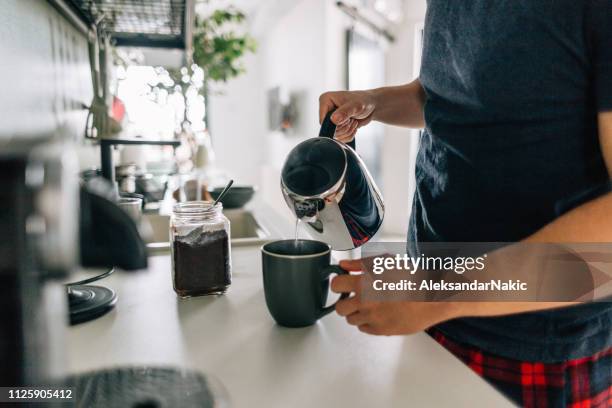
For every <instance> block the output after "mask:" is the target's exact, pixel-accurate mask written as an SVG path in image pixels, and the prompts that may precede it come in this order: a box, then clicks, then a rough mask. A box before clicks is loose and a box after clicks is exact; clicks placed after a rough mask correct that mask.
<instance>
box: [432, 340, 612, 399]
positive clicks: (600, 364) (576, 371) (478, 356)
mask: <svg viewBox="0 0 612 408" xmlns="http://www.w3.org/2000/svg"><path fill="white" fill-rule="evenodd" d="M428 334H429V335H430V336H432V337H433V338H434V339H435V340H436V341H437V342H438V343H440V344H441V345H442V346H443V347H444V348H446V349H447V350H448V351H450V352H451V353H452V354H454V355H455V356H456V357H457V358H459V359H460V360H461V361H463V362H464V363H465V364H466V365H467V366H469V367H470V368H471V369H472V370H473V371H474V372H476V373H477V374H478V375H480V376H481V377H483V378H484V379H485V380H487V381H488V382H489V383H491V384H492V385H493V386H494V387H495V388H497V389H498V390H499V391H500V392H501V393H503V394H504V395H506V397H508V398H509V399H510V400H512V401H513V402H514V403H516V404H517V405H518V406H522V407H526V408H557V407H570V408H603V407H612V347H611V348H608V349H605V350H602V351H600V352H598V353H596V354H593V355H592V356H589V357H585V358H580V359H576V360H568V361H564V362H560V363H553V364H548V363H539V362H528V361H519V360H512V359H508V358H505V357H499V356H495V355H492V354H488V353H486V352H483V351H482V350H480V349H477V348H475V347H472V346H469V345H466V344H460V343H458V342H455V341H454V340H451V339H449V338H448V337H447V336H445V335H444V334H442V333H441V332H440V331H438V330H436V329H430V330H428Z"/></svg>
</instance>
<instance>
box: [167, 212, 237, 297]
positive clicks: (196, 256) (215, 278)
mask: <svg viewBox="0 0 612 408" xmlns="http://www.w3.org/2000/svg"><path fill="white" fill-rule="evenodd" d="M170 243H171V247H172V250H171V252H172V281H173V285H174V291H175V292H176V293H177V294H178V295H179V296H180V297H182V298H187V297H192V296H202V295H220V294H223V293H225V291H226V290H227V288H228V287H229V286H230V284H231V282H232V273H231V269H232V263H231V253H230V222H229V220H228V219H227V218H226V217H225V216H224V215H223V205H222V204H221V203H218V204H217V205H215V206H214V207H212V202H211V201H188V202H184V203H178V204H176V205H175V206H174V208H173V211H172V217H171V218H170Z"/></svg>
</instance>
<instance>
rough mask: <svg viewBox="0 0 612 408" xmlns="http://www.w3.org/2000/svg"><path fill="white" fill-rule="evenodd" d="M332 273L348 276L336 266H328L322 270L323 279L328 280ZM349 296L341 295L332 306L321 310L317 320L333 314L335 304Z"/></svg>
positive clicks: (346, 294)
mask: <svg viewBox="0 0 612 408" xmlns="http://www.w3.org/2000/svg"><path fill="white" fill-rule="evenodd" d="M332 273H335V274H337V275H348V274H349V273H348V272H347V271H345V270H344V269H342V268H341V267H340V266H338V265H329V266H326V267H325V268H324V269H323V279H327V278H329V275H331V274H332ZM349 295H350V293H342V294H341V295H340V297H339V298H338V300H336V301H335V302H334V304H333V305H329V306H326V307H324V308H323V309H322V310H321V313H320V315H319V318H321V317H323V316H326V315H328V314H330V313H331V312H333V311H334V309H335V308H336V303H338V302H339V301H340V300H342V299H346V298H348V297H349Z"/></svg>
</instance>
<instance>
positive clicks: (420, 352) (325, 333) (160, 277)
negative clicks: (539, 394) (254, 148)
mask: <svg viewBox="0 0 612 408" xmlns="http://www.w3.org/2000/svg"><path fill="white" fill-rule="evenodd" d="M232 258H233V272H234V274H233V284H232V286H231V288H230V290H229V291H228V293H227V294H226V295H225V296H219V297H202V298H192V299H188V300H180V299H178V298H177V297H176V296H175V294H174V291H173V290H172V283H171V272H170V257H169V256H168V255H165V256H154V257H152V258H150V262H149V269H148V271H145V272H138V273H132V274H128V273H115V274H114V275H112V276H111V277H110V278H108V279H106V280H104V281H102V282H100V284H101V285H103V286H108V287H111V288H113V289H115V290H116V291H117V293H118V296H119V300H118V302H117V306H116V308H115V309H114V310H113V311H111V312H110V313H109V314H107V315H105V316H103V317H101V318H99V319H97V320H94V321H92V322H88V323H84V324H81V325H78V326H75V327H72V328H70V330H69V333H68V357H69V369H70V371H71V372H82V371H88V370H93V369H99V368H103V367H105V368H106V367H111V366H116V365H140V364H155V365H176V366H181V367H188V368H194V369H198V370H201V371H203V372H205V373H211V374H214V375H215V376H216V377H217V378H218V379H220V380H221V382H222V383H223V384H224V385H225V387H226V388H227V390H228V392H229V396H230V399H231V402H232V404H233V405H232V406H234V407H238V408H241V407H266V408H269V407H294V408H298V407H317V408H319V407H350V408H356V407H400V406H401V407H407V406H416V407H475V406H483V407H505V406H508V407H509V406H512V405H511V404H510V403H509V402H508V401H507V400H506V399H505V398H504V397H502V396H501V394H499V393H498V392H497V391H495V390H494V389H493V388H492V387H491V386H489V385H488V384H486V383H485V382H484V381H483V380H481V379H480V378H479V377H478V376H477V375H475V374H474V373H472V372H471V371H470V369H469V368H467V367H466V366H464V365H463V364H462V363H461V362H459V360H457V359H455V358H454V357H453V356H452V355H451V354H450V353H449V352H447V351H446V350H444V349H443V348H442V347H440V346H439V345H438V344H437V343H436V342H435V341H433V340H432V339H431V338H429V337H428V336H427V335H425V334H418V335H413V336H398V337H376V336H369V335H366V334H363V333H361V332H359V331H358V330H357V329H356V328H354V327H352V326H349V325H348V324H346V322H345V321H344V320H343V319H342V318H340V317H339V316H337V315H336V314H332V315H330V316H327V317H325V318H323V319H322V320H321V321H319V322H318V324H316V325H314V326H312V327H309V328H303V329H287V328H283V327H280V326H277V325H276V324H275V323H274V321H273V320H272V318H271V317H270V315H269V314H268V311H267V309H266V305H265V300H264V294H263V287H262V278H261V259H260V255H259V248H257V247H242V248H240V247H238V248H233V252H232Z"/></svg>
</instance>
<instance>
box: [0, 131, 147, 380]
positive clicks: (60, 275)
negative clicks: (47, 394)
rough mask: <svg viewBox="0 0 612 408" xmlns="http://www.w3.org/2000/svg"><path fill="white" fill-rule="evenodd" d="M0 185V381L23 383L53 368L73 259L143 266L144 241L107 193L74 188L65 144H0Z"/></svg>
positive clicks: (70, 151) (72, 157)
mask: <svg viewBox="0 0 612 408" xmlns="http://www.w3.org/2000/svg"><path fill="white" fill-rule="evenodd" d="M0 182H1V183H2V184H1V185H2V187H3V188H2V189H0V231H2V233H1V234H0V237H1V238H0V310H1V311H2V312H1V317H0V361H2V362H3V369H2V370H0V384H3V385H11V386H18V385H30V386H31V385H35V384H39V383H40V382H41V381H47V380H49V379H50V378H52V377H53V374H58V373H60V372H61V371H60V370H59V367H58V365H59V362H61V360H62V359H61V357H60V356H59V355H58V354H61V350H63V349H64V344H63V336H62V333H63V331H64V328H65V326H66V323H67V319H66V316H67V303H68V302H67V297H66V292H65V288H64V287H63V285H61V282H60V279H65V278H66V277H68V276H69V273H70V272H71V271H72V270H73V269H74V268H75V267H76V266H77V265H79V264H81V265H82V266H86V267H112V266H116V267H119V268H121V269H122V270H136V269H142V268H145V267H146V265H147V257H146V246H145V244H144V242H143V241H142V239H141V238H140V235H139V233H138V230H137V228H136V225H135V224H134V222H133V221H132V219H131V218H130V217H129V216H128V215H127V214H126V213H125V212H124V211H122V210H121V209H120V208H119V207H118V206H117V205H116V204H114V202H113V200H112V199H111V198H110V196H106V195H105V194H104V193H102V192H101V189H100V188H98V189H96V188H93V187H91V186H89V187H84V188H82V189H81V188H80V186H79V179H78V169H77V163H76V152H75V150H74V148H73V147H72V144H71V143H70V142H68V141H62V140H58V138H44V139H41V140H30V139H26V140H24V141H13V142H12V143H10V144H8V145H7V146H5V148H4V149H3V150H1V151H0ZM109 189H111V188H110V187H108V185H107V188H106V191H107V192H108V191H110V190H109ZM103 292H104V291H101V292H100V291H98V292H96V293H94V294H95V295H96V296H103V294H99V293H103ZM89 295H91V292H90V293H89ZM105 307H106V308H108V306H103V307H101V309H100V310H106V309H105ZM100 310H98V312H100Z"/></svg>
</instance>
